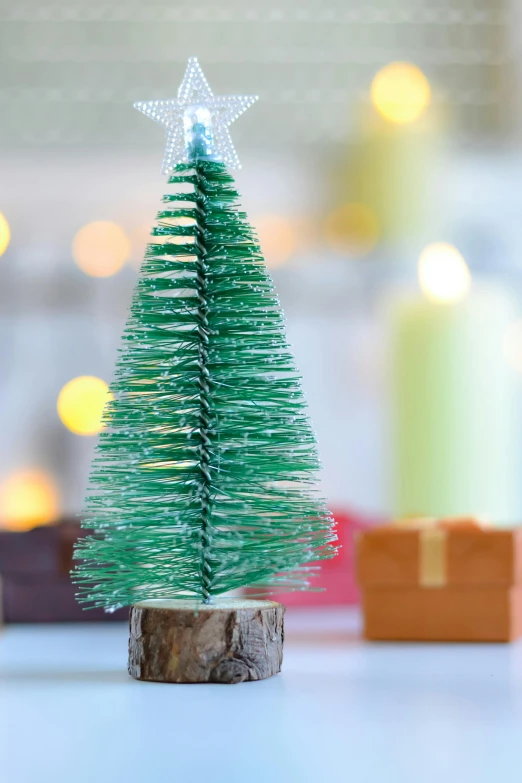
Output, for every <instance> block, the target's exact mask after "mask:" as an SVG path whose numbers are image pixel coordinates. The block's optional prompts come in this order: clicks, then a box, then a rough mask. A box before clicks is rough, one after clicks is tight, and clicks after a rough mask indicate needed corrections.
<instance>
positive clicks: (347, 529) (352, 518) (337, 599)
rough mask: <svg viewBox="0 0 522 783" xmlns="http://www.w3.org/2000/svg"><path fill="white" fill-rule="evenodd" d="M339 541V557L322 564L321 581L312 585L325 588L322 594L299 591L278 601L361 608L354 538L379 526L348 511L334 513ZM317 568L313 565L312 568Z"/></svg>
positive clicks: (319, 575) (289, 603) (316, 581)
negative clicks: (359, 606) (356, 574)
mask: <svg viewBox="0 0 522 783" xmlns="http://www.w3.org/2000/svg"><path fill="white" fill-rule="evenodd" d="M333 515H334V518H335V521H336V523H337V536H338V538H339V545H340V550H339V554H338V555H337V556H336V557H334V558H333V559H332V560H325V561H323V562H322V563H321V568H320V571H318V575H317V577H314V579H313V580H312V584H317V586H318V587H321V588H323V589H322V590H321V591H320V592H313V591H307V592H305V591H303V592H301V591H299V592H294V593H277V594H276V595H274V597H273V599H274V601H280V602H281V603H283V604H285V605H286V606H303V607H305V606H343V605H344V606H350V605H353V604H358V603H359V600H360V597H359V590H358V587H357V583H356V580H355V547H354V535H355V533H356V532H358V531H361V530H367V529H368V528H370V527H373V525H374V524H375V523H376V522H377V520H373V519H368V518H367V517H362V516H360V515H356V514H353V513H348V512H346V511H334V512H333ZM312 565H313V564H312Z"/></svg>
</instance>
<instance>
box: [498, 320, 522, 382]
mask: <svg viewBox="0 0 522 783" xmlns="http://www.w3.org/2000/svg"><path fill="white" fill-rule="evenodd" d="M502 350H503V352H504V356H505V359H506V361H507V363H508V364H509V366H510V367H512V368H513V369H514V370H515V371H516V372H518V373H520V374H521V375H522V320H519V321H515V322H514V323H512V324H511V325H510V326H508V328H507V329H506V333H505V335H504V339H503V341H502Z"/></svg>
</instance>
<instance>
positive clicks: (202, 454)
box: [74, 160, 336, 609]
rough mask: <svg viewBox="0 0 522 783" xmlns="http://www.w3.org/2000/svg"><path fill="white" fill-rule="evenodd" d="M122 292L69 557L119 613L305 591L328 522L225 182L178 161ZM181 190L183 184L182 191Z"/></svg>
mask: <svg viewBox="0 0 522 783" xmlns="http://www.w3.org/2000/svg"><path fill="white" fill-rule="evenodd" d="M170 183H173V184H175V185H177V186H179V188H178V189H179V190H180V192H177V193H175V194H170V195H166V196H165V197H164V199H163V201H164V205H165V206H164V209H163V210H162V211H160V213H159V214H158V219H157V225H156V227H155V228H154V229H153V231H152V234H153V236H154V237H155V240H154V242H153V243H151V244H150V245H149V246H148V248H147V252H146V256H145V260H144V263H143V266H142V269H141V273H140V278H139V281H138V284H137V287H136V290H135V293H134V297H133V302H132V307H131V313H130V318H129V320H128V323H127V326H126V329H125V333H124V345H123V348H122V349H121V352H120V358H119V360H118V363H117V367H116V374H115V379H114V381H113V383H112V384H111V387H110V389H111V392H112V394H113V400H112V401H111V402H110V403H108V405H107V409H106V413H105V416H104V423H105V427H104V430H103V431H102V433H101V435H100V440H99V444H98V446H97V452H96V456H95V460H94V463H93V471H92V476H91V486H90V491H89V495H88V500H87V504H86V516H85V519H84V521H83V525H84V526H85V527H88V528H90V529H91V530H92V533H91V534H90V535H89V536H87V537H86V538H85V539H83V540H81V541H80V542H79V543H78V545H77V547H76V552H75V557H76V558H77V559H78V560H79V561H80V562H79V563H78V564H77V566H76V569H75V571H74V579H75V581H76V582H77V583H78V585H79V591H80V592H79V599H80V600H81V601H85V602H88V603H90V604H91V605H94V606H105V607H107V608H108V609H115V608H117V607H120V606H124V605H127V604H133V603H136V602H137V601H140V600H145V599H151V598H162V599H164V598H174V597H177V598H183V597H186V598H194V597H196V598H199V599H201V600H202V601H205V602H209V601H211V600H212V598H213V597H214V596H217V595H219V594H221V593H225V592H227V591H230V590H234V589H236V588H240V587H245V586H259V587H263V588H264V587H273V588H278V589H279V590H288V589H302V588H304V587H307V586H308V578H309V576H310V568H309V567H308V566H307V564H309V563H311V562H314V561H318V560H321V559H324V558H329V557H332V556H333V555H334V554H335V551H336V550H335V544H334V541H335V533H334V531H333V521H332V518H331V516H330V514H329V512H328V511H327V509H326V506H325V504H324V502H323V501H322V500H321V498H320V497H319V496H318V495H317V492H316V482H317V472H318V469H319V464H318V457H317V451H316V445H315V438H314V434H313V430H312V427H311V424H310V421H309V419H308V416H307V413H306V405H305V401H304V398H303V394H302V391H301V383H300V378H299V376H298V374H297V372H296V368H295V365H294V360H293V357H292V354H291V352H290V349H289V346H288V344H287V341H286V337H285V327H284V320H283V316H282V313H281V310H280V308H279V303H278V300H277V297H276V296H275V294H274V290H273V285H272V281H271V279H270V276H269V274H268V272H267V270H266V268H265V265H264V261H263V257H262V254H261V249H260V247H259V244H258V241H257V238H256V236H255V234H254V233H253V231H252V229H251V227H250V225H249V223H248V220H247V217H246V215H245V214H244V213H243V212H241V211H239V208H238V194H237V191H236V187H235V183H234V180H233V178H232V176H231V175H230V174H229V173H228V172H227V170H226V168H225V165H224V164H223V163H218V162H213V161H210V160H196V161H195V162H194V163H191V164H178V165H177V166H176V168H175V173H174V175H173V176H172V177H171V178H170ZM181 191H183V192H181Z"/></svg>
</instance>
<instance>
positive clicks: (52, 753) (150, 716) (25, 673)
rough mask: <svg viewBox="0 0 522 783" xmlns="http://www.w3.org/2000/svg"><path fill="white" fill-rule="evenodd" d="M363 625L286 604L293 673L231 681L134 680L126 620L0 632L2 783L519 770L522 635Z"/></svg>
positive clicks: (192, 782) (198, 782) (300, 782)
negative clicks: (477, 640) (416, 639)
mask: <svg viewBox="0 0 522 783" xmlns="http://www.w3.org/2000/svg"><path fill="white" fill-rule="evenodd" d="M357 622H358V620H357V616H356V615H355V614H354V613H350V612H349V611H344V612H343V611H337V612H335V611H333V612H332V611H330V612H324V611H323V612H322V613H320V614H319V615H318V614H317V612H315V613H312V612H304V613H303V612H301V613H297V614H296V613H294V614H292V613H288V620H287V626H288V628H287V630H288V637H287V643H286V644H285V660H284V665H283V672H282V673H281V674H280V675H278V676H276V677H272V678H271V679H269V680H264V681H262V682H255V683H243V684H241V685H234V686H225V685H162V684H156V683H142V682H136V681H134V680H132V679H131V678H130V677H129V676H128V675H127V672H126V645H127V628H126V627H124V626H122V625H120V624H113V625H87V624H85V625H76V626H74V625H63V626H58V625H55V626H43V625H41V626H10V627H7V628H5V629H3V630H0V780H1V781H2V783H48V782H49V783H51V781H52V782H53V783H65V782H66V781H67V783H105V781H107V782H108V781H110V782H111V783H120V781H121V783H163V781H166V782H167V781H168V783H178V782H179V783H203V781H204V782H205V783H261V782H263V783H279V782H280V781H281V783H283V781H289V782H290V783H294V781H295V783H312V781H313V783H333V782H335V781H342V782H343V783H344V781H346V782H347V783H348V781H349V783H360V782H361V783H362V782H364V783H395V781H397V783H511V781H513V783H514V782H515V781H516V782H517V783H520V781H522V645H521V644H513V645H460V644H454V645H441V644H439V645H420V644H419V645H417V644H409V645H404V644H365V643H363V642H361V641H359V640H358V639H357V634H356V633H355V629H356V626H357ZM312 628H315V629H316V631H315V634H316V636H315V638H314V636H313V635H312V634H311V629H312ZM317 628H319V629H320V631H319V633H317Z"/></svg>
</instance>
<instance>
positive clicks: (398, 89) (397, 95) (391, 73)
mask: <svg viewBox="0 0 522 783" xmlns="http://www.w3.org/2000/svg"><path fill="white" fill-rule="evenodd" d="M370 95H371V100H372V103H373V105H374V107H375V108H376V110H377V111H378V112H379V114H380V115H381V116H382V117H384V118H385V119H386V120H389V121H390V122H394V123H397V124H404V123H408V122H414V120H416V119H417V118H418V117H420V115H421V114H422V113H423V111H424V110H425V109H426V108H427V107H428V106H429V103H430V100H431V89H430V85H429V82H428V80H427V79H426V77H425V76H424V74H423V72H422V71H421V70H420V68H417V66H416V65H413V64H412V63H401V62H395V63H390V64H389V65H387V66H386V67H385V68H382V69H381V70H380V71H379V72H378V73H377V74H376V76H375V78H374V80H373V82H372V86H371V93H370Z"/></svg>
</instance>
